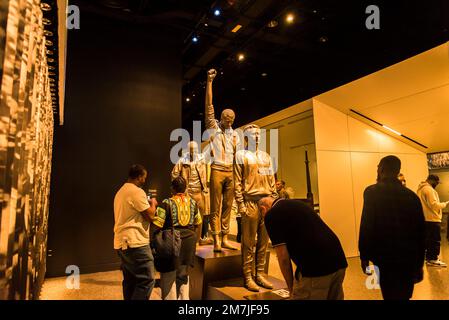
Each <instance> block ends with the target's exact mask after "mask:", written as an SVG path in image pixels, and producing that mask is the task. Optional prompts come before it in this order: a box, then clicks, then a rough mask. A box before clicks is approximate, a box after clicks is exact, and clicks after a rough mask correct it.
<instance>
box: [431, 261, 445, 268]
mask: <svg viewBox="0 0 449 320" xmlns="http://www.w3.org/2000/svg"><path fill="white" fill-rule="evenodd" d="M426 264H427V265H429V266H434V267H442V268H446V267H447V264H446V263H444V262H443V261H441V260H440V259H438V260H428V261H426Z"/></svg>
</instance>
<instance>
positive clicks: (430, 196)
mask: <svg viewBox="0 0 449 320" xmlns="http://www.w3.org/2000/svg"><path fill="white" fill-rule="evenodd" d="M430 188H431V187H427V188H426V189H424V190H423V193H424V200H425V201H426V202H427V205H428V206H429V207H430V208H432V209H433V210H435V211H439V210H441V209H444V208H446V206H447V204H448V203H447V202H439V201H438V199H437V197H436V196H435V192H433V190H431V189H430Z"/></svg>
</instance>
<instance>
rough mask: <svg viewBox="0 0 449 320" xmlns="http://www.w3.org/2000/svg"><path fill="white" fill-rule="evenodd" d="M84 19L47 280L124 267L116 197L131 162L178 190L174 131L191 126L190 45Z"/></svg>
mask: <svg viewBox="0 0 449 320" xmlns="http://www.w3.org/2000/svg"><path fill="white" fill-rule="evenodd" d="M177 38H178V37H177V36H176V33H175V32H173V31H170V30H167V29H166V28H162V27H160V26H159V27H158V26H131V27H130V25H129V24H127V25H125V24H123V23H121V22H118V21H113V22H112V21H108V20H105V18H99V17H96V16H92V15H90V14H89V13H85V12H81V28H80V29H79V30H70V31H69V34H68V49H67V80H66V99H65V122H64V125H63V126H62V127H57V128H56V131H55V145H54V158H53V171H52V189H51V204H50V220H49V247H48V249H49V257H48V268H47V276H50V277H51V276H60V275H64V274H65V270H66V267H67V266H68V265H77V266H78V267H79V268H80V272H81V273H90V272H97V271H106V270H111V269H115V268H117V263H118V261H119V260H118V257H117V255H116V253H115V251H114V250H113V225H114V216H113V198H114V195H115V193H116V192H117V190H118V189H119V188H120V187H121V185H122V184H123V183H124V182H125V180H126V177H127V171H128V168H129V166H130V165H131V164H134V163H140V164H143V165H144V166H145V167H147V168H148V169H149V182H147V186H146V189H147V188H149V187H151V188H154V189H158V193H159V197H158V198H159V200H162V197H165V196H167V195H168V193H169V174H170V171H171V168H172V164H171V162H170V156H169V155H170V148H171V146H172V145H173V144H174V143H171V142H170V133H171V131H172V130H173V129H175V128H178V127H180V125H181V86H182V82H181V76H182V75H181V58H180V54H181V50H180V48H179V45H180V44H182V39H177Z"/></svg>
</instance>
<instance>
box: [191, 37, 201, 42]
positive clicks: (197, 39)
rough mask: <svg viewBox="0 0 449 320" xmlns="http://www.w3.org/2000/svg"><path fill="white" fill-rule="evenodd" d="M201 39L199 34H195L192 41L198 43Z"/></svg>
mask: <svg viewBox="0 0 449 320" xmlns="http://www.w3.org/2000/svg"><path fill="white" fill-rule="evenodd" d="M199 40H200V39H199V38H198V36H193V38H192V41H193V42H195V43H197V42H198V41H199Z"/></svg>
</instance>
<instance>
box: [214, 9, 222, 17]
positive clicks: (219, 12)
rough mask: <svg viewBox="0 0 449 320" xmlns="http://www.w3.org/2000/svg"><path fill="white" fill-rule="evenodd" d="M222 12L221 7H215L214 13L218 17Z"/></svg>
mask: <svg viewBox="0 0 449 320" xmlns="http://www.w3.org/2000/svg"><path fill="white" fill-rule="evenodd" d="M220 14H221V11H220V10H219V9H215V11H214V15H215V16H216V17H218V16H219V15H220Z"/></svg>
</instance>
